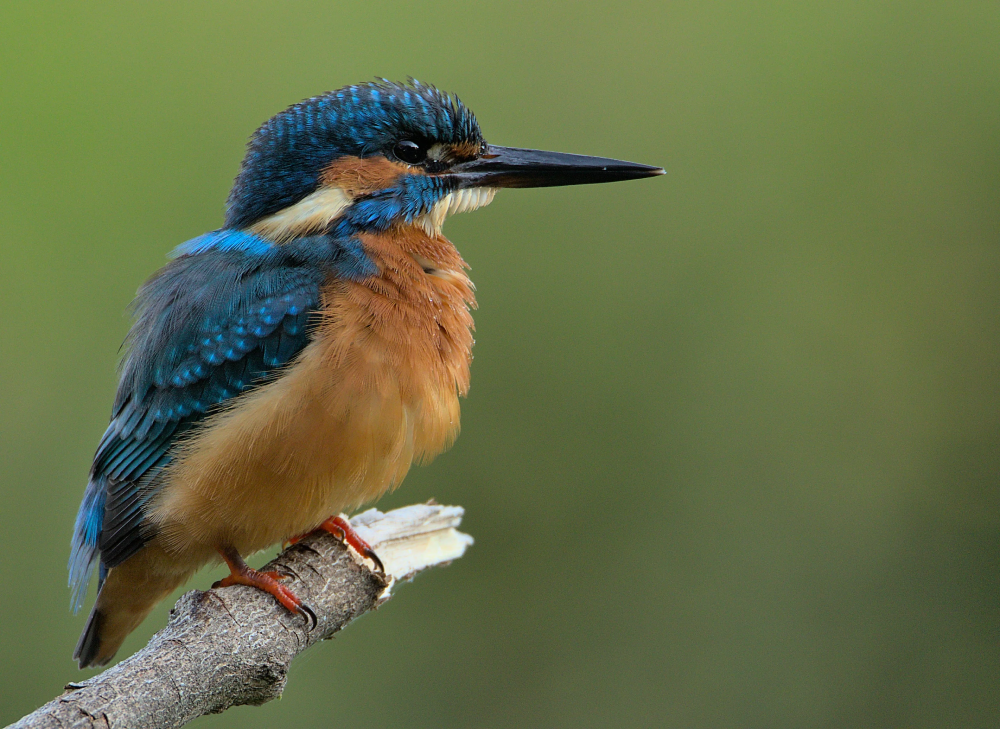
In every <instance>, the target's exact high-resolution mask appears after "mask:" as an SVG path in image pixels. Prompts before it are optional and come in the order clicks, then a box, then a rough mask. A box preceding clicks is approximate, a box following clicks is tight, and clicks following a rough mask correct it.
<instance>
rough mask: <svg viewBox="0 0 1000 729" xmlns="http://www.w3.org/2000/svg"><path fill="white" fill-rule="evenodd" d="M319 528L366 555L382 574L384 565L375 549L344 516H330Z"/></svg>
mask: <svg viewBox="0 0 1000 729" xmlns="http://www.w3.org/2000/svg"><path fill="white" fill-rule="evenodd" d="M319 528H320V529H322V530H323V531H325V532H329V533H330V534H332V535H333V536H335V537H337V538H338V539H340V540H341V541H342V542H344V543H346V544H348V545H350V546H351V547H353V548H354V551H356V552H357V553H358V554H360V555H361V556H362V557H366V558H368V559H370V560H371V561H372V562H374V563H375V568H376V570H378V571H379V572H381V573H382V574H383V575H384V574H385V565H383V564H382V560H380V559H379V558H378V555H377V554H375V550H374V549H372V547H371V545H370V544H368V542H366V541H365V540H364V539H362V538H361V535H360V534H358V533H357V532H356V531H354V527H352V526H351V525H350V523H348V521H347V520H346V519H345V518H344V517H342V516H331V517H330V518H329V519H327V520H326V521H324V522H323V523H322V524H320V525H319Z"/></svg>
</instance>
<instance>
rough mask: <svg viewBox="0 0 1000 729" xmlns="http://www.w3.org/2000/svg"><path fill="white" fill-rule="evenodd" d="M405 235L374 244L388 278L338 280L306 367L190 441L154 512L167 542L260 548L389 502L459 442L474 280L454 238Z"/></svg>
mask: <svg viewBox="0 0 1000 729" xmlns="http://www.w3.org/2000/svg"><path fill="white" fill-rule="evenodd" d="M404 242H405V243H407V244H408V245H407V246H406V247H403V246H401V245H399V244H398V243H396V242H394V241H391V240H386V239H383V238H378V239H373V240H366V241H365V243H366V249H370V251H369V255H370V256H371V257H372V259H373V260H374V261H375V262H376V263H377V265H378V266H379V270H380V272H381V273H380V275H378V276H373V277H370V278H368V279H365V280H363V281H348V280H344V279H338V278H335V277H331V279H330V280H329V281H328V282H327V284H326V285H325V287H324V290H323V295H322V310H321V312H320V321H319V322H318V324H317V326H316V329H315V331H314V334H313V339H312V341H311V342H310V344H309V345H308V346H307V347H306V348H305V349H304V350H303V351H302V353H301V354H300V355H299V357H298V358H297V359H296V360H295V362H293V363H292V364H291V365H290V366H289V367H288V368H287V369H286V370H285V371H284V373H283V374H282V375H281V377H279V378H277V379H276V380H275V381H274V382H272V383H270V384H269V385H266V386H264V387H261V388H259V389H258V390H256V391H254V392H252V393H249V394H248V395H247V396H246V397H244V398H241V399H240V401H239V402H238V403H237V404H235V405H234V406H233V407H232V408H230V409H229V410H226V411H223V412H221V413H219V414H218V415H216V416H215V417H214V418H213V419H212V420H211V421H210V422H209V424H208V425H207V426H206V427H205V428H204V429H203V430H202V431H201V432H200V433H199V434H198V436H197V437H196V438H194V439H192V440H191V441H190V442H188V443H187V444H185V446H184V450H183V451H182V452H181V453H180V454H179V458H178V459H177V462H176V465H175V466H173V467H172V469H171V471H170V474H169V475H168V476H167V478H169V479H170V480H171V481H172V483H171V484H170V486H171V488H167V489H164V490H163V493H164V494H165V496H164V497H163V499H162V503H160V504H159V505H158V506H157V509H156V511H157V514H156V515H155V518H156V520H157V521H158V522H160V523H161V524H162V525H163V527H164V539H165V540H166V544H167V546H168V547H171V546H172V545H176V544H180V543H182V542H192V543H199V544H205V545H215V544H219V543H226V544H231V545H233V546H235V547H237V548H238V549H239V550H240V551H241V552H246V553H249V552H253V551H256V550H258V549H263V548H265V547H267V546H268V545H270V544H273V543H274V542H276V541H279V540H281V539H286V538H288V537H290V536H292V535H294V534H298V533H301V532H303V531H308V530H309V529H312V528H313V527H315V526H316V525H317V524H319V523H320V522H321V521H323V519H325V518H326V517H328V516H330V515H331V514H335V513H337V512H339V511H341V510H346V509H351V508H354V507H356V506H359V505H361V504H363V503H366V502H370V501H372V500H374V499H376V498H378V497H379V496H380V495H382V494H383V493H384V492H385V491H386V490H388V489H390V488H392V487H393V486H395V485H398V484H399V482H400V481H401V480H402V478H403V477H404V476H405V475H406V472H407V471H408V470H409V468H410V466H411V465H412V463H413V462H414V461H418V462H419V461H426V460H428V459H430V458H433V457H434V456H436V455H437V454H438V453H440V452H441V451H443V450H444V449H446V448H447V447H448V446H450V445H451V443H452V442H453V441H454V439H455V437H456V436H457V435H458V427H459V397H460V396H461V395H464V394H465V392H466V391H467V390H468V386H469V364H470V361H471V358H472V342H473V340H472V317H471V315H470V313H469V309H470V307H472V306H474V305H475V300H474V298H473V294H472V285H471V283H470V282H469V280H468V279H467V278H466V276H465V274H464V269H463V266H464V264H463V263H462V260H461V258H460V257H459V256H458V253H457V251H455V249H454V247H452V246H451V244H450V243H448V241H446V240H444V239H442V238H435V239H431V238H428V237H427V236H414V237H413V239H411V240H407V241H404ZM417 244H419V245H417ZM436 266H440V267H441V268H440V269H438V268H436ZM261 514H266V515H267V518H266V519H261V518H260V515H261ZM184 534H186V535H187V536H186V537H185V536H184Z"/></svg>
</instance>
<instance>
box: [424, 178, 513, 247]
mask: <svg viewBox="0 0 1000 729" xmlns="http://www.w3.org/2000/svg"><path fill="white" fill-rule="evenodd" d="M496 194H497V188H495V187H470V188H467V189H464V190H456V191H455V192H451V193H448V194H447V195H445V196H444V197H443V198H441V199H440V200H438V201H437V203H435V205H434V207H433V208H431V211H430V212H429V213H424V214H423V215H421V216H420V217H419V218H417V219H416V220H414V222H415V223H416V224H417V225H419V226H421V227H422V228H423V229H424V230H426V231H427V235H429V236H431V237H432V238H435V237H437V236H439V235H441V226H442V225H444V221H445V218H447V217H448V216H449V215H454V214H455V213H466V212H469V211H472V210H476V209H477V208H482V207H485V206H487V205H489V204H490V203H491V202H493V197H494V196H495V195H496Z"/></svg>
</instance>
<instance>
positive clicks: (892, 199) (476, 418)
mask: <svg viewBox="0 0 1000 729" xmlns="http://www.w3.org/2000/svg"><path fill="white" fill-rule="evenodd" d="M0 7H2V10H0V13H2V17H0V58H2V65H0V68H2V85H0V185H2V188H0V192H2V194H0V214H2V217H3V221H4V224H3V229H4V230H3V238H4V240H3V244H2V246H0V277H2V282H3V285H2V287H0V297H2V298H0V302H2V311H3V314H4V315H3V317H2V318H0V352H2V357H0V367H2V378H3V385H2V388H0V431H2V437H0V458H2V468H0V550H2V554H3V556H4V559H3V561H2V563H0V584H3V585H4V586H5V587H4V590H3V591H2V596H0V623H2V625H3V630H2V631H0V655H2V657H3V661H2V663H0V686H2V688H0V722H2V723H6V722H9V721H12V720H14V719H16V718H18V717H19V716H21V715H22V714H23V713H25V712H27V711H29V710H31V709H33V708H35V707H36V706H37V705H39V704H41V703H42V702H44V701H45V700H47V699H50V698H52V697H53V696H55V695H56V694H58V693H59V692H60V690H61V689H62V686H63V685H64V684H65V683H66V682H67V681H70V680H74V679H77V678H79V677H81V676H82V675H90V674H81V673H80V672H79V671H77V669H76V668H75V666H74V664H73V663H72V662H71V660H70V653H71V651H72V649H73V645H74V642H75V641H76V638H77V635H78V633H79V631H80V629H81V627H82V625H83V620H84V617H83V616H82V615H79V616H76V617H73V616H71V615H70V614H69V613H68V612H67V603H68V600H69V593H68V591H67V589H66V584H65V583H66V574H65V563H66V557H67V551H68V542H69V534H70V528H71V524H72V520H73V516H74V514H75V511H76V507H77V504H78V502H79V498H80V496H81V494H82V490H83V487H84V483H85V480H86V473H87V469H88V466H89V463H90V458H91V456H92V455H93V451H94V448H95V446H96V444H97V441H98V439H99V437H100V435H101V433H102V431H103V429H104V427H105V425H106V423H107V418H108V414H109V409H110V404H111V399H112V396H113V392H114V387H115V361H116V351H117V348H118V346H119V343H120V342H121V340H122V338H123V336H124V334H125V331H126V328H127V326H128V320H127V318H126V317H124V316H123V314H122V312H123V310H124V308H125V306H126V305H127V304H128V302H129V300H130V299H131V297H132V295H133V294H134V292H135V290H136V288H137V286H138V285H139V284H140V283H141V282H142V281H143V280H144V278H145V277H146V276H148V275H149V274H150V273H151V272H152V271H153V270H154V269H156V268H157V267H158V266H159V265H161V264H162V263H163V261H164V256H165V254H166V253H167V252H168V251H169V250H170V249H171V248H172V247H173V246H175V245H176V244H178V243H180V242H182V241H184V240H187V239H189V238H192V237H194V236H196V235H198V234H200V233H202V232H203V231H206V230H210V229H213V228H216V227H218V226H219V225H220V224H221V213H222V206H223V202H224V199H225V196H226V193H227V191H228V187H229V184H230V182H231V180H232V178H233V176H234V175H235V173H236V170H237V166H238V164H239V161H240V159H241V156H242V151H243V146H244V143H245V141H246V139H247V138H248V136H249V135H250V134H251V133H252V131H253V130H254V129H255V127H256V126H257V125H258V124H259V123H261V122H262V121H263V120H265V119H266V118H267V117H269V116H270V115H272V114H274V113H275V112H277V111H279V110H281V109H282V108H284V107H285V106H286V105H288V104H291V103H293V102H296V101H298V100H300V99H302V98H304V97H307V96H311V95H314V94H317V93H320V92H322V91H325V90H328V89H331V88H336V87H338V86H341V85H344V84H347V83H353V82H357V81H362V80H367V79H370V78H372V77H373V76H375V75H380V76H387V77H390V78H395V79H401V78H404V77H406V76H407V75H414V76H416V77H417V78H419V79H421V80H423V81H428V82H433V83H435V84H437V85H439V86H441V87H443V88H445V89H448V90H452V91H455V92H457V93H459V94H460V95H461V97H462V98H463V100H464V101H465V102H466V103H467V104H468V105H469V106H470V107H472V108H473V109H474V110H475V111H476V113H477V114H478V116H479V119H480V121H481V123H482V126H483V129H484V131H485V133H486V136H487V138H488V139H489V140H490V141H492V142H494V143H498V144H508V145H515V146H531V147H539V148H543V149H557V150H564V151H575V152H581V153H588V154H598V155H606V156H611V157H620V158H624V159H630V160H635V161H639V162H645V163H650V164H658V165H662V166H664V167H665V168H667V170H668V175H667V176H666V177H665V178H659V179H655V180H646V181H643V182H636V183H621V184H616V185H606V186H598V187H576V188H564V189H550V190H531V191H508V192H504V193H502V194H501V195H499V196H498V198H497V200H496V201H495V202H494V203H493V205H491V206H490V207H489V208H487V209H485V210H483V211H480V212H477V213H475V214H474V215H466V216H458V217H457V218H454V219H452V220H451V221H450V222H449V224H448V226H447V227H446V232H447V233H448V234H449V237H451V238H452V240H454V241H455V242H456V243H457V244H458V246H459V248H460V249H461V251H462V252H463V254H464V255H465V257H466V259H467V260H468V261H469V262H470V264H471V265H472V271H473V278H474V279H475V281H476V283H477V285H478V288H479V302H480V310H479V312H478V314H477V316H476V323H477V340H478V343H477V345H476V361H475V364H474V367H473V388H472V392H471V395H470V397H469V398H468V401H467V402H466V403H465V407H464V413H463V415H464V423H463V426H464V432H463V435H462V437H461V438H460V439H459V441H458V444H457V445H456V447H455V448H454V449H453V450H452V451H451V452H449V453H448V454H446V455H444V456H442V457H441V458H439V459H438V460H437V461H436V462H435V463H434V464H432V465H431V466H430V467H428V468H423V469H416V470H415V471H414V472H412V473H411V475H410V476H409V478H408V480H407V483H406V484H405V485H404V487H403V488H402V489H401V490H400V491H398V492H397V493H396V494H394V495H392V496H391V497H388V498H386V499H384V500H383V501H382V502H381V503H380V506H382V507H386V506H393V505H402V504H405V503H410V502H414V501H422V500H426V499H427V498H429V497H432V496H433V497H436V498H437V499H438V500H439V501H442V502H444V503H456V504H462V505H464V506H465V507H466V508H467V510H468V515H467V519H466V523H465V526H466V529H467V531H469V532H471V533H472V534H473V535H474V536H475V538H476V540H477V541H476V546H475V547H474V548H473V549H472V550H471V551H470V552H469V553H468V555H467V556H466V557H465V558H464V559H462V560H461V561H460V562H458V563H456V564H455V565H453V566H451V567H450V568H448V569H446V570H439V571H437V572H435V573H434V574H429V575H426V576H423V577H421V578H419V579H418V580H417V582H416V583H415V584H413V585H411V586H405V587H404V588H403V589H402V590H400V591H399V593H398V595H397V597H396V599H394V600H393V601H392V602H391V603H390V604H389V605H387V606H386V607H385V608H384V609H382V610H380V611H379V612H378V613H377V614H376V615H372V616H368V617H366V618H365V619H364V620H362V621H361V622H360V623H359V624H357V625H355V626H352V627H351V628H350V629H349V630H347V631H346V632H345V633H343V634H342V635H340V636H338V637H337V639H336V640H335V641H333V642H332V643H328V644H324V645H322V646H319V647H317V648H315V649H313V650H311V651H310V652H309V653H308V654H306V655H305V656H303V657H302V658H301V659H299V660H298V661H297V662H296V663H295V664H294V666H293V668H292V672H291V676H290V680H289V684H288V689H287V691H286V693H285V696H284V698H283V700H282V701H280V702H273V703H271V704H269V705H267V706H265V707H263V708H238V709H233V710H231V711H229V712H227V713H226V714H224V715H221V716H217V717H210V718H206V719H202V720H200V725H201V726H205V727H236V726H239V727H242V728H245V727H258V726H259V727H265V726H267V727H270V726H305V727H312V726H317V727H319V726H342V727H359V728H360V727H653V726H656V727H659V726H663V727H706V728H716V727H848V726H873V727H874V726H879V727H902V726H906V727H924V726H926V727H940V726H955V727H979V726H981V727H986V726H997V725H998V724H1000V341H998V339H1000V328H998V313H1000V312H998V309H1000V270H998V269H1000V205H998V202H1000V199H998V192H1000V126H998V122H1000V40H998V39H1000V5H998V4H997V3H996V2H982V3H932V2H909V3H899V2H836V3H833V2H831V3H802V2H763V3H761V2H733V3H724V4H723V3H702V2H669V3H667V2H662V1H661V2H655V3H642V2H616V3H613V4H612V3H608V4H602V3H593V2H580V3H573V4H569V3H539V2H537V1H535V2H522V3H493V4H489V5H477V4H470V3H465V2H453V3H445V2H439V3H421V4H417V3H403V2H397V3H390V4H382V3H336V4H334V3H270V4H264V3H249V2H242V3H232V4H228V5H224V4H220V3H216V4H210V5H206V4H203V3H170V4H162V5H160V6H153V5H147V4H141V5H140V4H138V3H136V4H124V3H121V4H119V3H94V2H92V3H86V4H84V3H78V4H77V3H74V4H70V3H32V4H28V3H23V4H22V3H13V2H5V3H3V5H2V6H0ZM260 559H261V558H260V557H258V560H260ZM212 579H213V576H212V575H210V574H200V575H199V576H198V577H197V578H196V579H195V580H193V581H192V582H191V583H190V584H189V587H200V588H205V587H207V586H208V585H209V584H210V583H211V581H212ZM168 607H169V605H168V604H164V605H161V606H160V608H159V609H158V610H157V611H156V612H155V613H154V614H153V616H152V617H151V618H150V619H149V620H148V621H147V622H146V623H145V624H144V625H143V626H142V628H141V629H140V630H139V631H137V632H136V634H134V635H133V636H132V637H131V638H130V639H129V640H128V642H127V643H126V644H125V648H124V650H123V651H122V653H121V654H120V655H121V656H126V655H128V654H130V653H132V652H133V651H135V650H136V649H138V648H139V647H140V646H141V645H143V644H144V643H145V641H146V640H147V639H148V637H149V636H150V635H151V634H152V633H153V632H154V631H155V630H157V629H159V628H160V627H162V625H163V624H164V622H165V620H166V612H167V609H168Z"/></svg>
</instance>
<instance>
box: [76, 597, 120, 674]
mask: <svg viewBox="0 0 1000 729" xmlns="http://www.w3.org/2000/svg"><path fill="white" fill-rule="evenodd" d="M103 622H104V616H103V615H101V613H100V611H99V610H98V609H97V606H96V605H95V606H94V609H93V610H91V611H90V617H89V618H87V625H86V626H85V627H84V629H83V633H81V634H80V640H79V641H77V644H76V649H75V650H74V651H73V660H74V661H79V662H80V668H87V667H88V666H103V665H104V664H105V663H107V662H108V661H109V660H110V659H111V656H108V657H107V658H106V659H105V660H104V661H103V662H100V663H98V662H96V659H97V653H98V649H99V648H100V646H101V637H100V636H101V624H102V623H103Z"/></svg>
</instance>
